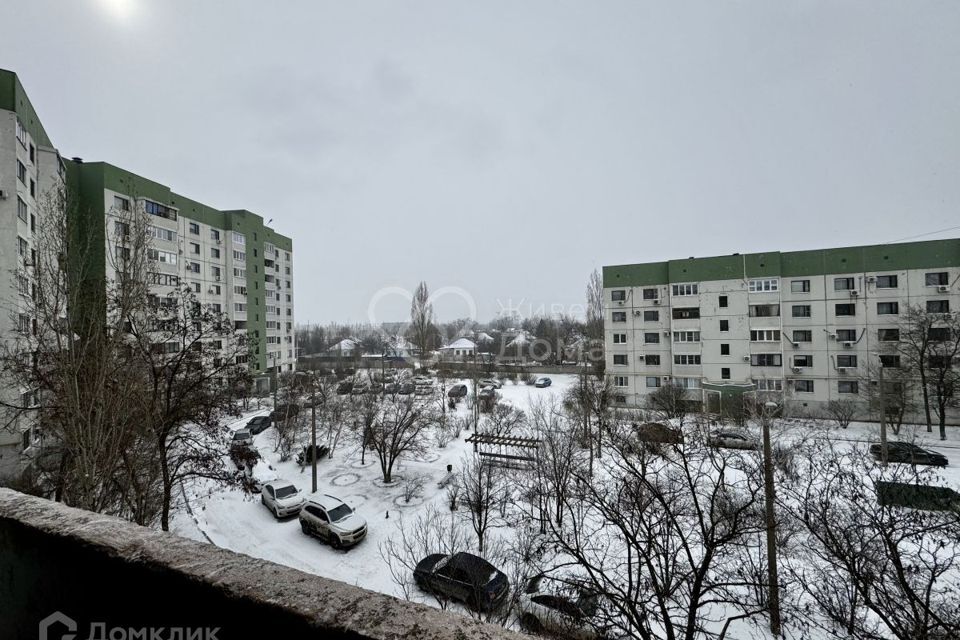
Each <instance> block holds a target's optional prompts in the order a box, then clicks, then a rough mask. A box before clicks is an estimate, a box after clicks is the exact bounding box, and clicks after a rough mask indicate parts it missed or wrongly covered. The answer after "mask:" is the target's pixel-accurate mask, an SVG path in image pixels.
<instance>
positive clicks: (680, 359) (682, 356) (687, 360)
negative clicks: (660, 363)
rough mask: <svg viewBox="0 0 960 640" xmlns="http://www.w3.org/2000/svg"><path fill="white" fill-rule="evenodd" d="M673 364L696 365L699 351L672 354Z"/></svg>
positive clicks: (698, 361) (698, 359)
mask: <svg viewBox="0 0 960 640" xmlns="http://www.w3.org/2000/svg"><path fill="white" fill-rule="evenodd" d="M673 364H679V365H698V364H700V354H699V353H678V354H676V355H675V356H673Z"/></svg>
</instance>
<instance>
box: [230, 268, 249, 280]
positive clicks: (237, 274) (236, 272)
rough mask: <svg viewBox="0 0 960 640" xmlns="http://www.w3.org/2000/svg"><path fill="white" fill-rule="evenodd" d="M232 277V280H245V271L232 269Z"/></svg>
mask: <svg viewBox="0 0 960 640" xmlns="http://www.w3.org/2000/svg"><path fill="white" fill-rule="evenodd" d="M233 277H234V278H246V277H247V270H246V269H238V268H236V267H234V269H233Z"/></svg>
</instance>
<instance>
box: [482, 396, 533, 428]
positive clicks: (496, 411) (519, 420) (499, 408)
mask: <svg viewBox="0 0 960 640" xmlns="http://www.w3.org/2000/svg"><path fill="white" fill-rule="evenodd" d="M526 424H527V416H526V415H525V414H524V413H523V411H522V410H520V409H518V408H517V407H515V406H513V405H512V404H498V405H496V406H495V407H494V408H493V410H492V411H490V412H489V413H487V414H486V415H485V416H484V417H483V421H482V422H481V423H480V431H481V432H482V433H484V434H485V435H493V436H508V435H511V434H514V433H517V432H518V431H520V430H522V429H523V428H524V427H525V426H526Z"/></svg>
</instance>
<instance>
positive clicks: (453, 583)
mask: <svg viewBox="0 0 960 640" xmlns="http://www.w3.org/2000/svg"><path fill="white" fill-rule="evenodd" d="M413 579H414V582H416V584H417V586H418V587H419V588H420V589H422V590H423V591H427V592H430V593H434V594H436V595H438V596H443V597H447V598H452V599H454V600H459V601H460V602H464V603H466V604H467V605H469V606H470V607H472V608H474V609H478V610H480V611H492V610H494V609H496V608H497V607H499V606H500V605H501V604H503V601H504V600H505V599H506V597H507V593H508V592H509V591H510V581H509V580H508V579H507V576H506V574H504V573H503V572H502V571H500V570H499V569H497V568H496V567H494V566H493V565H492V564H490V563H489V562H487V561H486V560H484V559H483V558H481V557H479V556H475V555H473V554H470V553H464V552H460V553H455V554H453V555H446V554H443V553H433V554H430V555H429V556H427V557H426V558H424V559H423V560H421V561H420V562H419V563H417V566H416V568H415V569H414V570H413Z"/></svg>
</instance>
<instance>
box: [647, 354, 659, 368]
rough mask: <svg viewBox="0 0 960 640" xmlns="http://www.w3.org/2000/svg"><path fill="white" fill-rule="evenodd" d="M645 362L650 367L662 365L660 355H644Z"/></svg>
mask: <svg viewBox="0 0 960 640" xmlns="http://www.w3.org/2000/svg"><path fill="white" fill-rule="evenodd" d="M643 364H645V365H647V366H650V367H659V366H660V356H658V355H650V356H644V357H643Z"/></svg>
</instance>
